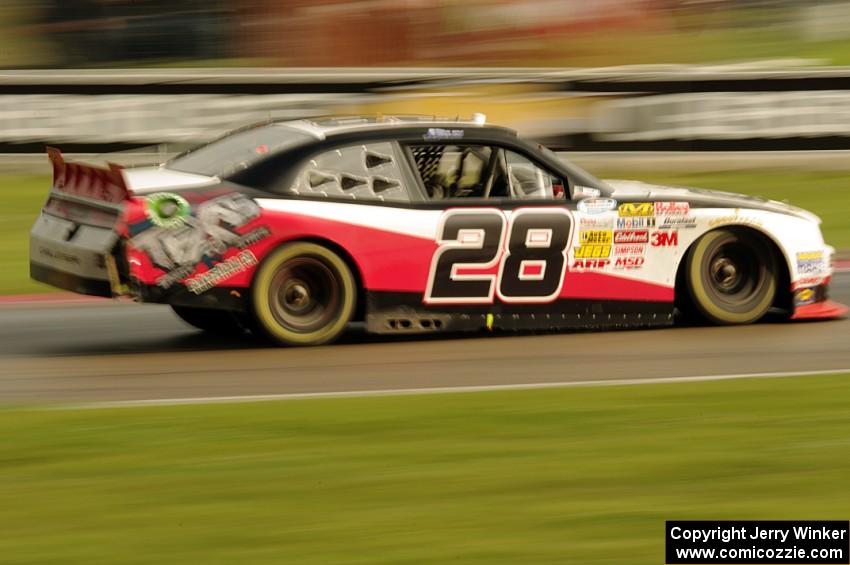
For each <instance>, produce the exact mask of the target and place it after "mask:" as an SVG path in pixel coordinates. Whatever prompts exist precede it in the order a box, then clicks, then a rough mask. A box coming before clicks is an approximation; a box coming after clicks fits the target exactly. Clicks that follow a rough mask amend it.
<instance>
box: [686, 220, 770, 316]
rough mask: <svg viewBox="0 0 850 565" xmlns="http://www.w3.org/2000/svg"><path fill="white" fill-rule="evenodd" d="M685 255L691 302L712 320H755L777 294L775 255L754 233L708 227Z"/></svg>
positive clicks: (763, 313) (698, 310) (763, 312)
mask: <svg viewBox="0 0 850 565" xmlns="http://www.w3.org/2000/svg"><path fill="white" fill-rule="evenodd" d="M685 261H686V264H685V268H686V279H685V280H686V284H687V288H688V293H689V295H690V298H691V300H692V306H693V307H694V309H695V310H696V311H697V312H698V313H699V314H701V315H702V316H703V317H704V318H706V319H707V320H709V321H710V322H714V323H715V324H724V325H732V324H749V323H752V322H755V321H757V320H759V319H760V318H761V317H762V316H764V315H765V313H766V312H767V311H768V309H769V308H770V306H771V305H772V304H773V302H774V299H775V298H776V284H777V283H776V279H777V277H776V273H777V264H776V255H775V253H774V252H773V249H771V247H770V246H769V245H768V244H766V243H765V241H764V240H763V239H762V238H761V237H759V236H758V235H756V234H753V233H750V232H747V231H743V230H733V229H720V230H715V231H711V232H708V233H707V234H705V235H704V236H702V237H701V238H700V239H699V240H698V241H697V242H696V244H694V246H693V247H692V248H691V249H690V250H689V251H688V254H687V256H686V258H685Z"/></svg>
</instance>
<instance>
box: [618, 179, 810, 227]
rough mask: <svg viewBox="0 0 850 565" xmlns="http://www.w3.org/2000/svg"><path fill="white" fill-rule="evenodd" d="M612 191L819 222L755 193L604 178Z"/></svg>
mask: <svg viewBox="0 0 850 565" xmlns="http://www.w3.org/2000/svg"><path fill="white" fill-rule="evenodd" d="M605 183H607V184H608V185H609V186H610V187H611V188H613V189H614V191H613V192H612V193H611V197H612V198H615V199H617V200H650V201H655V200H673V201H679V202H688V203H689V204H691V205H693V206H695V207H700V208H749V209H751V210H765V211H767V212H776V213H779V214H788V215H791V216H797V217H799V218H804V219H806V220H809V221H812V222H816V223H820V218H818V217H817V216H815V215H814V214H812V213H811V212H808V211H807V210H804V209H802V208H798V207H796V206H792V205H790V204H786V203H785V202H779V201H776V200H768V199H766V198H760V197H758V196H748V195H746V194H736V193H734V192H722V191H719V190H706V189H703V188H688V187H678V186H662V185H657V184H648V183H644V182H640V181H634V180H607V179H606V180H605Z"/></svg>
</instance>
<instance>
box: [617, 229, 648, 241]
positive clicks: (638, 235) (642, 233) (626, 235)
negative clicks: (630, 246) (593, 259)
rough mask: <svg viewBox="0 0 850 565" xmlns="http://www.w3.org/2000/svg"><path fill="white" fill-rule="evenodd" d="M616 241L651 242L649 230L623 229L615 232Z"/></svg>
mask: <svg viewBox="0 0 850 565" xmlns="http://www.w3.org/2000/svg"><path fill="white" fill-rule="evenodd" d="M614 243H649V231H648V230H621V231H615V232H614Z"/></svg>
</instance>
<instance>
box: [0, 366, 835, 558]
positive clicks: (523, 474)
mask: <svg viewBox="0 0 850 565" xmlns="http://www.w3.org/2000/svg"><path fill="white" fill-rule="evenodd" d="M848 378H850V375H841V376H830V377H807V378H791V379H776V380H770V381H765V380H742V381H725V382H713V383H693V384H672V385H646V386H633V387H607V388H606V387H599V388H582V389H558V390H547V391H513V392H496V393H474V394H451V395H433V396H407V397H380V398H360V399H321V400H298V401H283V402H267V403H255V404H242V405H207V406H179V407H158V408H152V407H146V408H129V409H128V408H123V409H99V410H88V411H74V410H58V411H30V410H20V409H7V410H5V411H2V412H0V430H4V439H3V441H2V442H0V524H3V528H2V529H3V533H2V535H0V555H2V556H3V558H2V560H3V562H4V563H77V562H79V563H164V562H167V563H299V564H308V563H393V564H403V563H446V562H451V563H459V564H464V563H488V564H492V563H536V564H541V563H662V562H663V544H664V541H663V531H664V521H665V520H668V519H827V518H829V519H839V518H842V517H846V514H847V508H848V506H850V490H848V489H847V488H846V487H847V484H846V482H847V477H848V476H850V439H848V435H847V430H848V429H850V412H848V410H847V405H848V403H850V380H848Z"/></svg>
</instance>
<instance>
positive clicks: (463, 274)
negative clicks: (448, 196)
mask: <svg viewBox="0 0 850 565" xmlns="http://www.w3.org/2000/svg"><path fill="white" fill-rule="evenodd" d="M571 227H572V218H571V216H570V213H569V212H568V211H566V210H564V209H559V208H549V209H534V208H525V209H521V210H517V211H516V212H514V214H513V215H512V216H511V219H510V222H508V221H507V220H506V218H505V214H503V213H502V212H501V211H500V210H497V209H495V208H475V209H467V210H450V211H448V212H446V214H445V215H443V217H442V219H441V221H440V225H439V226H438V227H437V243H438V244H439V248H438V249H437V251H436V252H435V253H434V257H433V259H432V260H431V270H430V272H429V275H428V286H427V288H426V290H425V297H424V302H426V303H428V304H470V303H483V304H489V303H491V302H493V300H494V295H498V297H499V299H500V300H502V301H503V302H526V303H528V302H551V301H552V300H554V299H555V298H557V296H558V295H559V294H560V292H561V287H562V286H563V285H564V272H565V271H566V268H567V249H568V246H567V245H568V243H569V239H570V231H571V229H570V228H571ZM496 267H498V270H497V269H496Z"/></svg>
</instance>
